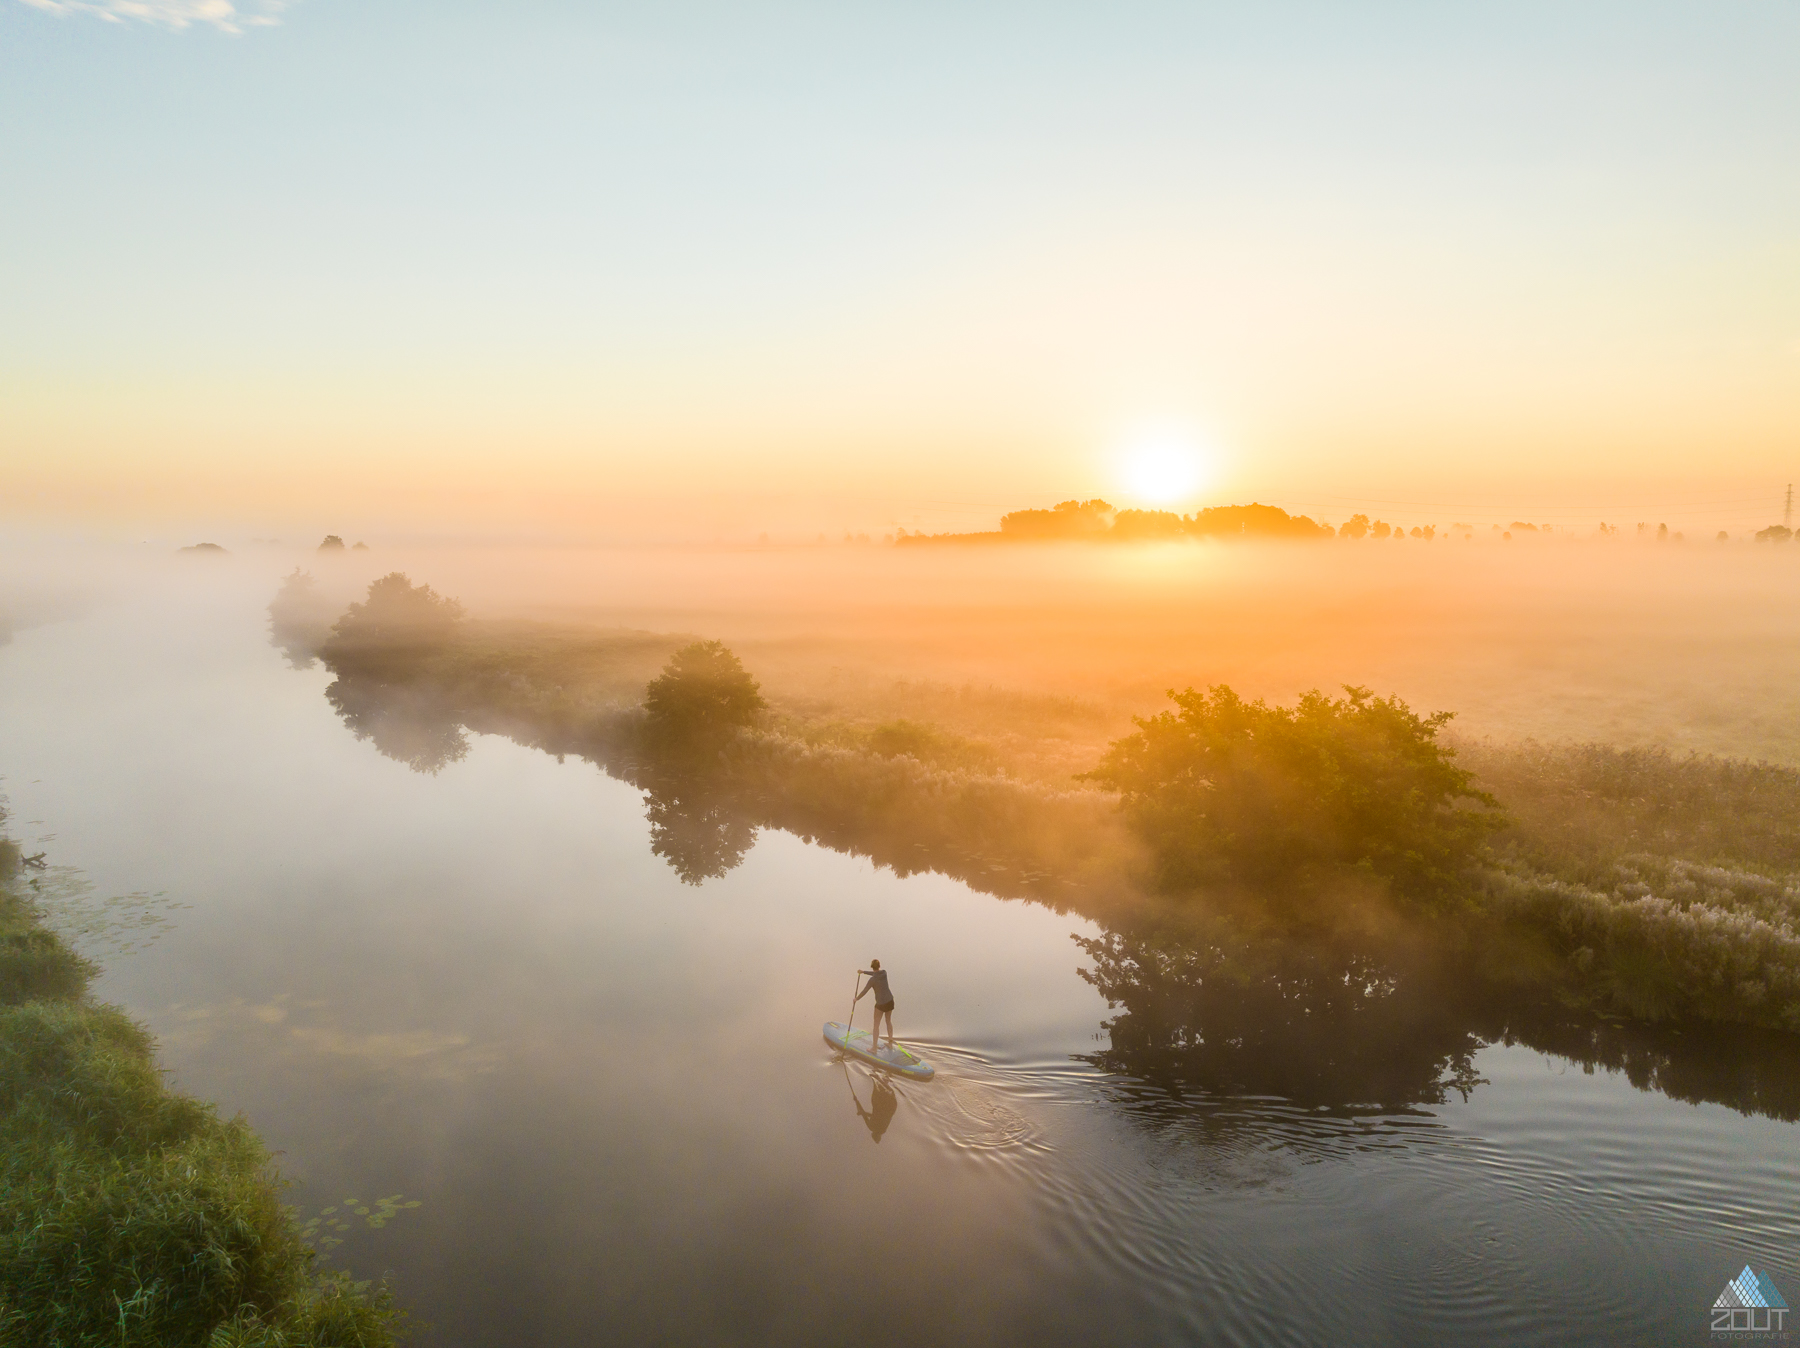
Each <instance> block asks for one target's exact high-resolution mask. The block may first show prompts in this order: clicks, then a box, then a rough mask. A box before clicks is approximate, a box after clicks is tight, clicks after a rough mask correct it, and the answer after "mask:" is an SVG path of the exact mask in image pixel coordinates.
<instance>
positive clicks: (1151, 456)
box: [1119, 434, 1207, 506]
mask: <svg viewBox="0 0 1800 1348" xmlns="http://www.w3.org/2000/svg"><path fill="white" fill-rule="evenodd" d="M1206 459H1207V456H1206V455H1205V454H1204V453H1203V452H1202V451H1201V448H1200V446H1199V445H1198V444H1196V443H1195V441H1194V439H1193V438H1192V437H1191V436H1185V435H1174V434H1157V435H1148V436H1141V437H1139V438H1138V439H1135V440H1132V441H1129V442H1128V443H1127V444H1126V445H1125V447H1124V449H1123V451H1122V452H1121V453H1120V456H1119V469H1120V477H1121V478H1122V479H1123V483H1124V486H1125V488H1126V490H1128V491H1129V492H1130V493H1131V494H1132V495H1133V496H1135V497H1136V498H1137V499H1138V500H1140V501H1145V502H1148V503H1150V504H1152V505H1160V506H1168V505H1176V504H1179V503H1181V502H1185V501H1187V500H1189V499H1191V498H1192V497H1193V495H1194V493H1195V492H1196V491H1198V490H1199V489H1200V487H1201V486H1202V485H1204V482H1205V479H1206V468H1207V462H1206Z"/></svg>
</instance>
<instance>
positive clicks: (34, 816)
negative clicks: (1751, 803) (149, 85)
mask: <svg viewBox="0 0 1800 1348" xmlns="http://www.w3.org/2000/svg"><path fill="white" fill-rule="evenodd" d="M266 595H267V589H266V587H265V588H264V589H263V590H262V591H261V592H260V593H252V592H251V591H250V590H249V589H240V588H237V587H235V586H234V585H231V584H226V583H220V584H219V586H218V587H217V588H216V589H211V590H204V591H203V590H198V589H196V590H195V591H193V592H191V593H190V594H189V595H188V596H187V597H186V598H184V599H182V600H181V601H179V602H168V603H164V604H161V605H159V606H157V607H149V606H137V607H123V608H117V609H113V610H110V611H104V612H100V613H98V614H95V615H92V616H89V617H86V618H83V619H81V620H79V621H71V622H67V623H62V624H57V625H52V626H48V627H44V628H38V629H33V630H30V631H27V632H23V633H20V634H18V635H17V636H16V638H15V640H14V642H13V644H12V645H10V646H8V647H7V648H6V649H5V650H4V651H0V744H3V745H4V746H5V754H6V759H5V763H4V770H5V771H6V773H7V774H8V776H7V780H6V781H5V783H4V786H5V789H6V791H7V793H8V794H9V795H10V797H11V799H12V803H13V807H14V814H13V817H14V820H15V821H16V823H17V825H18V827H19V829H20V831H21V833H22V835H23V836H22V840H23V841H26V842H28V843H30V844H31V845H32V850H35V849H36V847H37V846H39V845H42V846H45V847H47V848H48V849H49V850H50V851H51V852H52V855H53V859H54V860H57V861H60V862H63V863H67V864H71V865H77V866H80V867H81V868H82V869H83V870H84V872H85V873H86V875H87V877H88V879H89V880H90V881H91V882H92V883H93V884H94V885H95V886H97V887H98V892H100V893H113V892H119V893H123V892H126V891H132V890H150V891H163V892H164V895H165V896H166V901H167V902H175V901H179V902H181V903H185V904H187V905H190V906H189V907H187V908H186V909H183V910H180V911H179V912H177V913H176V914H175V918H174V926H173V928H172V929H171V930H170V931H169V933H168V934H167V935H166V936H164V937H163V938H162V939H161V940H160V941H158V942H157V943H156V944H154V945H152V946H150V947H148V948H143V949H137V950H134V951H133V952H131V953H108V952H107V951H106V950H104V949H100V950H99V953H100V955H101V958H102V959H104V960H106V961H107V964H108V972H107V975H106V977H105V978H104V979H103V980H102V983H101V985H100V988H99V991H100V993H101V995H103V996H105V997H108V998H111V999H113V1000H117V1001H120V1002H122V1003H124V1004H125V1005H126V1006H128V1007H129V1008H130V1009H131V1010H132V1011H133V1012H134V1013H135V1014H138V1015H140V1016H142V1017H143V1018H145V1019H146V1020H147V1021H148V1022H149V1023H150V1024H151V1026H152V1027H153V1029H154V1030H155V1031H156V1033H157V1034H158V1035H159V1036H160V1037H161V1039H162V1041H163V1044H164V1061H165V1063H166V1065H167V1066H168V1067H169V1068H170V1069H171V1070H172V1072H173V1074H174V1076H175V1079H176V1080H177V1082H178V1083H179V1084H180V1085H181V1086H183V1087H184V1088H186V1089H189V1090H192V1091H195V1092H197V1093H199V1094H202V1095H204V1096H207V1097H209V1098H213V1099H216V1100H219V1101H221V1102H222V1103H223V1105H224V1107H226V1108H227V1109H242V1110H244V1111H246V1112H247V1113H248V1114H249V1116H250V1118H251V1119H252V1121H253V1122H254V1123H255V1124H256V1125H257V1126H258V1127H259V1128H260V1129H261V1130H262V1131H263V1133H264V1135H265V1136H266V1137H267V1138H268V1139H269V1140H270V1142H271V1143H272V1144H273V1145H274V1146H276V1147H278V1148H280V1149H281V1150H282V1151H283V1153H284V1155H283V1165H284V1167H285V1169H286V1170H287V1171H288V1173H290V1174H291V1175H292V1176H294V1177H295V1178H296V1179H297V1180H298V1181H299V1183H298V1187H297V1188H296V1190H295V1192H294V1195H293V1197H294V1201H295V1202H296V1203H297V1204H298V1205H299V1206H300V1207H301V1209H302V1210H303V1212H306V1213H309V1214H310V1213H317V1212H319V1211H321V1210H322V1209H324V1208H326V1207H336V1208H340V1210H341V1207H342V1204H343V1200H344V1199H346V1198H351V1197H354V1198H357V1199H358V1200H360V1203H359V1205H360V1206H370V1200H372V1199H374V1198H376V1197H388V1196H395V1195H399V1196H401V1200H402V1202H410V1201H417V1202H418V1203H419V1204H420V1206H418V1207H417V1208H402V1209H401V1210H399V1211H398V1212H397V1214H396V1215H395V1216H394V1217H393V1218H392V1219H391V1220H388V1221H386V1222H385V1223H384V1224H383V1225H381V1226H380V1227H379V1228H371V1227H369V1226H368V1225H367V1224H366V1223H365V1222H362V1221H357V1222H355V1223H353V1224H352V1225H351V1227H350V1229H349V1230H347V1231H345V1232H343V1233H341V1235H342V1238H343V1240H344V1243H343V1244H342V1245H340V1246H337V1247H335V1249H334V1250H333V1251H332V1255H333V1258H334V1259H335V1260H336V1261H337V1262H339V1263H341V1264H344V1265H347V1266H349V1267H350V1268H352V1269H353V1270H355V1271H356V1272H357V1274H358V1275H359V1276H370V1275H373V1274H377V1273H381V1272H383V1271H384V1270H385V1271H389V1272H391V1274H392V1275H393V1278H394V1280H395V1284H396V1286H397V1288H398V1290H399V1293H400V1295H401V1298H402V1300H403V1301H404V1302H405V1303H406V1304H408V1305H409V1306H410V1307H412V1308H413V1310H414V1311H415V1313H416V1314H417V1315H418V1317H419V1318H420V1319H421V1320H423V1321H425V1322H427V1324H428V1325H429V1326H430V1328H429V1329H428V1330H427V1331H426V1332H424V1333H423V1334H422V1335H421V1342H424V1343H427V1344H493V1343H505V1344H543V1345H570V1344H585V1343H610V1342H616V1341H634V1342H635V1341H653V1342H667V1343H709V1344H710V1343H794V1342H823V1343H836V1342H840V1341H844V1340H846V1339H850V1338H853V1337H861V1336H862V1335H863V1334H865V1333H875V1334H879V1335H880V1336H883V1337H887V1338H895V1339H899V1340H901V1341H904V1342H912V1343H937V1342H942V1343H968V1342H1000V1343H1034V1344H1042V1343H1058V1344H1060V1343H1078V1342H1079V1343H1088V1342H1107V1343H1166V1342H1189V1341H1199V1342H1219V1343H1243V1344H1269V1343H1321V1342H1332V1343H1370V1344H1375V1343H1417V1344H1427V1343H1432V1344H1435V1343H1444V1342H1477V1341H1479V1342H1492V1343H1518V1344H1525V1343H1546V1344H1548V1343H1571V1342H1582V1343H1585V1342H1612V1343H1685V1342H1701V1341H1703V1340H1704V1339H1705V1338H1706V1332H1707V1324H1708V1317H1707V1315H1706V1309H1707V1307H1709V1306H1710V1305H1711V1303H1712V1301H1713V1299H1714V1298H1715V1297H1716V1296H1717V1295H1718V1293H1719V1290H1720V1288H1721V1287H1722V1285H1723V1283H1724V1281H1725V1280H1726V1279H1727V1278H1729V1277H1731V1276H1732V1275H1734V1274H1735V1273H1736V1272H1737V1271H1738V1269H1740V1268H1741V1267H1743V1265H1744V1264H1745V1263H1751V1264H1754V1265H1755V1266H1756V1267H1757V1268H1758V1269H1759V1270H1763V1271H1766V1272H1767V1273H1769V1275H1770V1276H1771V1277H1772V1278H1773V1279H1774V1280H1775V1282H1776V1284H1777V1285H1778V1286H1779V1287H1781V1288H1782V1290H1783V1291H1784V1292H1785V1293H1787V1294H1788V1295H1789V1297H1790V1299H1791V1298H1792V1297H1793V1295H1794V1294H1795V1293H1796V1292H1800V1257H1797V1253H1796V1252H1797V1250H1800V1241H1797V1239H1796V1237H1797V1236H1800V1217H1796V1215H1795V1208H1796V1199H1797V1198H1800V1134H1797V1132H1796V1128H1795V1125H1794V1124H1793V1123H1792V1122H1790V1120H1791V1119H1792V1118H1793V1117H1794V1116H1795V1113H1796V1108H1795V1089H1796V1088H1795V1085H1794V1083H1795V1082H1796V1081H1800V1071H1795V1070H1794V1068H1795V1067H1796V1066H1797V1065H1800V1064H1797V1063H1796V1059H1795V1056H1794V1049H1793V1046H1792V1045H1791V1044H1788V1043H1787V1042H1785V1041H1783V1040H1780V1039H1778V1038H1775V1037H1770V1036H1754V1035H1721V1036H1708V1035H1689V1036H1680V1035H1672V1034H1668V1033H1661V1034H1657V1033H1650V1032H1646V1031H1642V1030H1634V1029H1633V1028H1632V1027H1629V1026H1622V1025H1609V1024H1607V1023H1605V1022H1591V1021H1575V1020H1571V1019H1567V1018H1559V1017H1558V1016H1556V1015H1555V1014H1552V1013H1549V1012H1541V1013H1535V1014H1533V1015H1522V1014H1521V1013H1519V1012H1517V1011H1516V1010H1512V1011H1501V1010H1497V1009H1495V1008H1489V1007H1483V1006H1480V1005H1476V1004H1463V1003H1459V1002H1457V1001H1456V1000H1455V999H1454V998H1453V997H1450V996H1448V994H1447V993H1446V991H1445V990H1444V989H1437V988H1414V987H1413V986H1412V985H1406V984H1401V983H1391V980H1390V982H1384V981H1383V980H1384V975H1383V972H1382V971H1381V970H1379V969H1369V968H1361V967H1359V968H1355V969H1352V968H1348V967H1343V968H1339V967H1333V966H1329V965H1321V966H1315V967H1310V968H1292V967H1276V968H1273V969H1271V970H1266V971H1265V973H1266V975H1267V976H1266V977H1264V978H1263V979H1262V980H1261V981H1258V980H1257V979H1256V978H1250V979H1247V980H1246V979H1240V980H1238V981H1237V982H1236V983H1232V984H1230V985H1229V986H1224V984H1226V983H1229V980H1221V979H1220V978H1219V977H1218V976H1217V970H1212V969H1209V968H1208V967H1207V965H1206V962H1205V958H1204V956H1203V955H1202V956H1199V957H1196V958H1197V959H1198V962H1197V963H1196V962H1195V961H1194V960H1192V959H1187V958H1186V957H1183V959H1181V960H1177V961H1175V962H1174V963H1172V964H1171V963H1170V962H1169V961H1167V960H1164V961H1161V962H1159V961H1158V959H1157V958H1156V956H1155V954H1154V952H1150V951H1146V950H1144V949H1141V948H1137V947H1134V946H1133V945H1132V938H1131V936H1130V934H1128V933H1109V932H1104V931H1102V930H1100V929H1099V928H1097V927H1095V926H1093V925H1092V924H1090V923H1087V922H1084V921H1080V920H1077V919H1071V918H1068V917H1062V916H1058V915H1057V914H1055V913H1052V912H1050V911H1048V910H1046V909H1044V908H1041V907H1036V906H1032V905H1028V904H1023V903H1017V902H1003V901H1000V900H996V899H994V898H992V897H989V896H987V895H983V894H980V893H976V892H973V891H971V890H970V889H968V888H967V887H966V886H964V885H961V884H959V883H955V882H952V881H950V880H947V879H945V878H943V877H941V876H931V875H918V876H912V877H909V878H905V879H902V878H899V877H897V876H895V875H894V874H892V873H891V872H888V871H883V870H877V869H876V868H874V867H873V866H871V865H870V864H869V863H868V862H866V861H863V860H859V859H857V858H854V857H848V856H844V855H841V854H838V853H834V852H831V851H829V850H826V849H824V848H820V847H815V846H810V845H807V844H805V843H803V842H801V841H800V840H798V839H796V838H794V837H793V836H791V835H789V834H785V833H780V832H774V831H768V830H763V831H760V832H759V831H758V830H757V828H756V827H755V826H754V825H753V824H751V823H747V822H746V821H745V820H744V819H742V818H741V817H738V816H736V815H734V814H733V813H732V811H731V810H730V809H729V808H728V807H727V805H726V804H725V803H722V802H720V801H718V800H716V799H711V798H709V797H708V796H707V793H706V791H705V787H704V783H703V782H695V781H650V780H649V779H645V780H644V781H643V782H640V783H639V785H636V786H634V785H631V784H628V783H625V782H621V781H617V780H613V779H611V778H608V777H606V776H605V775H603V774H602V773H601V772H599V771H598V770H596V769H595V768H594V767H593V766H592V765H589V764H585V763H580V762H576V761H574V760H569V761H565V762H558V761H557V760H556V759H554V758H553V757H550V756H548V755H545V754H542V753H538V752H535V751H533V750H530V749H526V748H522V747H520V746H518V745H516V744H512V743H510V742H507V741H505V740H502V739H499V738H497V737H494V736H491V735H480V734H474V733H471V732H468V731H465V730H463V729H462V728H461V727H460V726H458V725H455V724H453V723H445V722H444V721H443V719H442V718H441V717H437V718H435V719H434V713H433V710H432V709H431V708H430V707H427V706H418V705H401V706H396V705H393V704H391V703H386V704H384V703H383V702H382V701H381V700H380V699H368V698H364V699H361V700H356V699H345V698H342V697H340V703H341V704H342V705H340V706H339V707H336V708H334V707H333V705H331V703H330V702H328V701H327V699H326V697H325V690H326V688H327V686H328V685H329V683H330V681H331V680H330V675H329V674H328V673H327V672H326V671H324V670H321V669H316V668H315V669H302V670H295V669H294V668H291V667H290V666H289V664H288V662H286V661H285V660H284V659H283V657H282V655H281V654H280V653H279V652H277V651H275V650H272V649H271V648H270V647H269V646H268V644H267V637H266V633H265V632H264V630H263V628H262V624H261V619H262V613H261V608H260V606H261V603H262V602H263V601H265V600H266ZM340 713H342V715H340ZM346 724H349V725H350V727H351V728H352V729H359V728H360V729H361V730H362V731H363V732H364V733H365V735H366V738H364V739H360V740H359V739H358V738H356V737H355V736H354V735H353V734H351V733H347V731H346ZM434 768H435V769H436V770H435V771H432V770H431V769H434ZM419 769H424V770H423V771H421V770H419ZM646 792H648V794H649V795H650V797H651V799H650V802H649V804H648V806H646V803H645V795H646ZM34 821H36V822H34ZM40 838H42V839H43V840H44V841H43V842H42V843H41V844H40V843H39V842H38V839H40ZM692 881H700V882H701V883H697V884H696V883H690V882H692ZM146 902H149V900H146ZM1071 934H1074V935H1075V936H1077V937H1078V938H1080V939H1081V940H1082V941H1083V942H1086V943H1088V944H1087V945H1086V948H1079V947H1078V946H1077V945H1076V944H1074V943H1072V942H1071V941H1070V939H1069V938H1070V936H1071ZM96 939H97V940H99V939H100V938H96ZM101 943H102V944H103V941H102V942H101ZM872 955H873V956H879V957H880V958H881V959H882V961H883V963H884V964H885V965H887V966H888V967H889V968H890V969H891V970H892V971H893V985H894V990H895V993H896V997H897V1000H898V1003H899V1008H898V1011H897V1014H896V1020H897V1023H898V1028H899V1031H900V1033H901V1035H902V1036H903V1037H906V1038H908V1039H909V1040H911V1041H912V1042H913V1043H914V1044H916V1045H917V1046H919V1047H921V1048H922V1049H923V1050H924V1051H925V1052H926V1053H927V1054H928V1055H929V1056H930V1057H931V1058H932V1059H933V1060H934V1061H935V1062H936V1063H937V1064H938V1067H939V1074H938V1077H937V1079H936V1080H934V1081H932V1082H930V1083H913V1082H907V1081H893V1080H888V1081H877V1080H875V1079H874V1078H873V1077H872V1076H871V1075H870V1074H868V1073H867V1072H865V1071H864V1070H863V1069H862V1068H861V1067H860V1066H857V1065H853V1064H845V1063H841V1062H839V1061H836V1060H835V1059H834V1058H833V1057H832V1055H831V1054H830V1053H829V1052H827V1050H826V1049H825V1047H824V1045H823V1044H822V1043H821V1042H820V1038H819V1027H820V1025H821V1023H822V1022H824V1021H825V1020H828V1019H840V1020H841V1019H843V1017H844V1015H845V1012H846V1009H847V1004H848V1002H849V997H850V992H851V986H852V971H853V970H854V969H855V968H856V967H858V966H859V965H862V964H864V963H866V961H867V960H868V958H869V957H870V956H872ZM1078 969H1085V970H1087V971H1088V972H1089V974H1090V977H1091V978H1092V979H1093V980H1094V981H1092V982H1090V981H1088V980H1086V979H1084V978H1082V977H1081V976H1079V975H1078V973H1077V970H1078ZM1390 983H1391V985H1390ZM1371 988H1372V989H1375V993H1376V995H1371V994H1370V993H1369V991H1368V990H1369V989H1371ZM1103 994H1106V995H1103ZM1108 997H1110V998H1111V999H1112V1002H1113V1003H1114V1004H1113V1005H1110V1006H1109V1005H1108ZM867 1005H868V1004H867V1002H866V1001H865V1002H864V1003H863V1007H864V1008H865V1009H864V1010H862V1011H861V1012H860V1013H859V1017H858V1018H859V1020H862V1021H864V1023H866V1019H865V1018H866V1015H867V1012H866V1007H867ZM871 1326H874V1327H875V1328H871Z"/></svg>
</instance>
